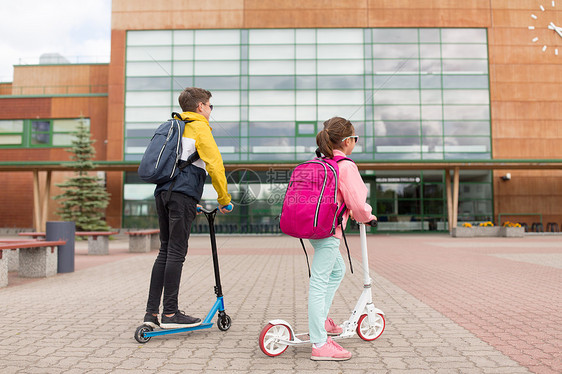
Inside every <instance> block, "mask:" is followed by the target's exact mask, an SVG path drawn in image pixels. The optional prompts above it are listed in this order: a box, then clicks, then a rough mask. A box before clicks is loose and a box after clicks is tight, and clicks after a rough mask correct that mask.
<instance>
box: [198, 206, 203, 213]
mask: <svg viewBox="0 0 562 374" xmlns="http://www.w3.org/2000/svg"><path fill="white" fill-rule="evenodd" d="M202 208H203V206H201V205H199V204H197V215H199V214H202V213H203V211H202V210H201V209H202Z"/></svg>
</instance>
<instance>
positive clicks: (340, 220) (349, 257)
mask: <svg viewBox="0 0 562 374" xmlns="http://www.w3.org/2000/svg"><path fill="white" fill-rule="evenodd" d="M341 217H343V214H342V216H341ZM339 222H340V225H341V223H342V218H339ZM341 234H342V236H343V242H344V243H345V248H346V249H347V258H348V260H349V269H350V270H351V274H353V263H352V262H351V255H350V254H349V246H348V245H347V238H346V237H345V230H344V229H343V225H342V227H341Z"/></svg>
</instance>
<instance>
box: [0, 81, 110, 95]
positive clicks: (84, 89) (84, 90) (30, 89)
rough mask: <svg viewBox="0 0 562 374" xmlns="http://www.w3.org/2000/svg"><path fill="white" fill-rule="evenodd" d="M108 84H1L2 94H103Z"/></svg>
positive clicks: (105, 92)
mask: <svg viewBox="0 0 562 374" xmlns="http://www.w3.org/2000/svg"><path fill="white" fill-rule="evenodd" d="M107 92H108V85H107V84H100V85H65V86H8V85H5V86H0V96H57V95H84V94H85V95H96V94H98V95H103V94H107Z"/></svg>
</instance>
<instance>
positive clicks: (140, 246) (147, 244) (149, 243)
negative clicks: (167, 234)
mask: <svg viewBox="0 0 562 374" xmlns="http://www.w3.org/2000/svg"><path fill="white" fill-rule="evenodd" d="M127 234H128V235H129V252H133V253H146V252H150V250H151V249H158V248H160V230H159V229H154V230H136V231H129V232H127Z"/></svg>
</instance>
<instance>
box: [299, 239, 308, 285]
mask: <svg viewBox="0 0 562 374" xmlns="http://www.w3.org/2000/svg"><path fill="white" fill-rule="evenodd" d="M299 240H300V241H301V245H302V250H303V251H304V255H305V257H306V266H308V277H309V278H310V263H309V262H308V253H306V248H305V247H304V242H303V241H302V239H299Z"/></svg>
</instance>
